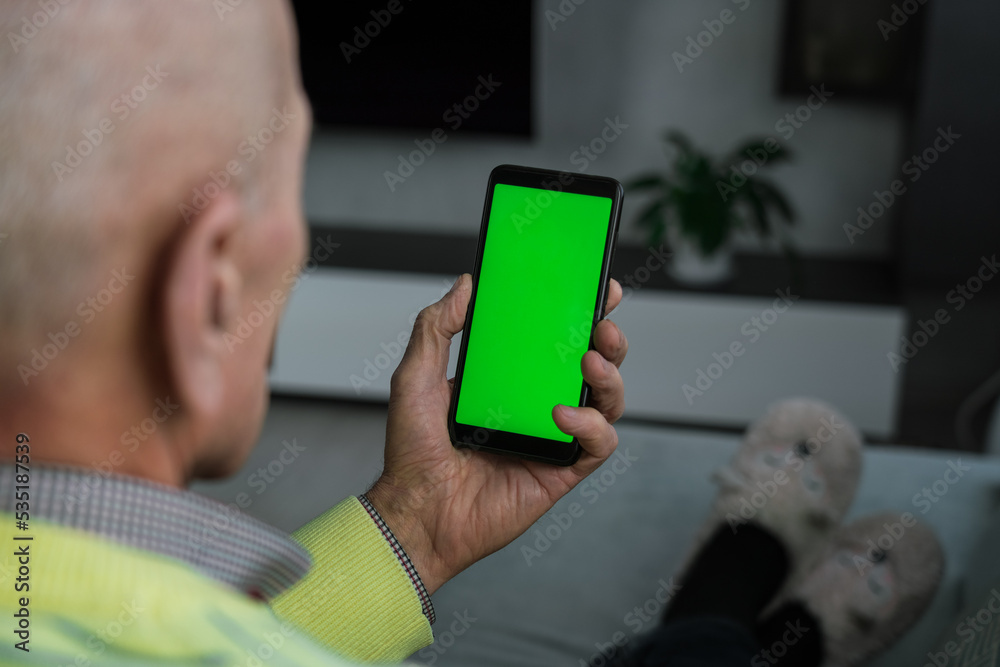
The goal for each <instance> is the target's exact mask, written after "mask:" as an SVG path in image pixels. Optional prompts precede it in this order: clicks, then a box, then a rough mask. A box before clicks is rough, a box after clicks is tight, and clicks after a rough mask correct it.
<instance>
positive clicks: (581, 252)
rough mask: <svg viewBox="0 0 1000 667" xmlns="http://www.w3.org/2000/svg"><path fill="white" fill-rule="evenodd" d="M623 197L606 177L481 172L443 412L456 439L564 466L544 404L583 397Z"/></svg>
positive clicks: (564, 452)
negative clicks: (467, 287)
mask: <svg viewBox="0 0 1000 667" xmlns="http://www.w3.org/2000/svg"><path fill="white" fill-rule="evenodd" d="M623 199H624V192H623V190H622V186H621V184H620V183H619V182H618V181H616V180H614V179H611V178H604V177H600V176H588V175H583V174H576V173H568V172H559V171H550V170H545V169H533V168H530V167H517V166H512V165H501V166H499V167H497V168H496V169H494V170H493V172H492V173H491V174H490V179H489V184H488V186H487V189H486V205H485V207H484V210H483V222H482V226H481V228H480V232H479V246H478V250H477V252H476V264H475V269H474V270H473V274H472V298H471V301H470V302H469V308H468V310H467V311H466V319H465V328H464V330H463V331H464V334H463V336H462V342H461V346H460V348H459V354H458V361H457V366H456V374H455V386H454V393H453V395H452V401H451V407H450V409H449V414H448V429H449V434H450V437H451V441H452V443H453V444H454V445H456V446H458V447H469V448H472V449H477V450H483V451H488V452H494V453H500V454H512V455H516V456H520V457H523V458H526V459H531V460H536V461H544V462H547V463H553V464H556V465H564V466H565V465H572V464H573V463H575V462H576V460H577V459H578V458H579V457H580V453H581V451H582V450H581V447H580V444H579V442H577V440H576V438H574V437H572V436H569V435H567V434H565V433H563V432H562V431H560V430H559V428H558V427H557V426H556V423H555V421H554V420H553V418H552V409H553V408H554V407H555V405H556V404H557V403H562V404H565V405H570V406H583V405H585V404H586V402H587V396H588V394H589V391H590V387H589V386H588V385H587V383H586V382H584V380H583V372H582V371H581V368H580V363H581V359H582V357H583V355H584V353H586V352H587V350H588V349H592V348H593V346H594V343H593V332H594V328H595V327H596V326H597V323H598V322H599V321H600V320H601V319H602V318H603V317H604V314H605V313H604V306H605V302H606V300H607V296H608V285H609V272H610V270H611V263H612V261H613V260H614V251H615V244H616V243H617V240H618V225H619V220H620V218H621V207H622V201H623Z"/></svg>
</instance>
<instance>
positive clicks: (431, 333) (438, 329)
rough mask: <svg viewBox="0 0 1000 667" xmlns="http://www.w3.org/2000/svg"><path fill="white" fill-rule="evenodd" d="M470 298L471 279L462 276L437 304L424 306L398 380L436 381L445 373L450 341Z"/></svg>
mask: <svg viewBox="0 0 1000 667" xmlns="http://www.w3.org/2000/svg"><path fill="white" fill-rule="evenodd" d="M471 296H472V276H470V275H469V274H468V273H463V274H462V275H460V276H459V277H458V280H456V281H455V284H454V285H452V287H451V290H449V292H448V293H447V294H445V295H444V296H443V297H441V299H440V300H439V301H437V302H436V303H432V304H431V305H429V306H427V307H426V308H424V309H423V310H421V311H420V313H419V314H418V315H417V319H416V321H415V322H414V323H413V335H412V336H410V342H409V344H408V345H407V346H406V353H405V354H404V355H403V359H402V361H400V363H399V368H398V369H397V370H396V375H398V376H399V378H398V379H399V380H403V381H406V380H410V379H417V378H416V377H411V373H412V374H416V375H417V376H418V377H419V378H426V379H429V380H431V381H436V380H437V379H438V376H439V375H441V376H443V375H444V374H445V373H447V372H448V353H449V352H450V351H451V339H452V338H454V337H455V334H457V333H458V332H459V331H461V330H462V327H463V326H465V313H466V311H467V310H468V307H469V299H470V298H471Z"/></svg>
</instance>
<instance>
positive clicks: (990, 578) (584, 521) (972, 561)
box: [410, 424, 1000, 667]
mask: <svg viewBox="0 0 1000 667" xmlns="http://www.w3.org/2000/svg"><path fill="white" fill-rule="evenodd" d="M618 431H619V436H620V444H619V449H618V454H616V455H615V456H614V457H612V459H610V460H609V461H607V462H606V463H605V464H604V465H603V466H602V467H601V469H600V470H598V471H597V472H596V473H594V475H593V476H592V477H591V478H589V479H588V480H586V481H585V482H583V483H582V484H581V485H580V486H579V487H577V488H576V489H575V490H573V491H572V492H570V493H569V494H568V495H567V496H566V497H565V498H563V499H562V500H560V501H559V503H557V504H556V506H555V507H554V508H553V509H552V511H551V512H549V513H548V514H546V515H545V516H544V517H543V518H542V519H541V520H540V521H538V522H537V523H536V524H535V525H534V526H533V527H532V528H531V529H530V530H528V531H527V532H526V533H525V534H524V535H523V536H522V537H520V538H519V539H517V540H515V541H514V542H513V543H512V544H510V545H509V546H507V547H506V548H504V549H503V550H501V551H499V552H497V553H496V554H494V555H492V556H490V557H489V558H486V559H484V560H483V561H480V562H479V563H476V564H475V565H473V566H472V567H470V568H469V569H468V570H466V571H465V572H463V573H462V574H460V575H459V576H458V577H456V578H455V579H453V580H452V581H450V582H449V583H447V584H446V585H445V586H444V587H442V588H441V589H440V590H439V591H438V592H437V593H436V594H435V595H434V604H435V607H436V609H437V617H438V622H437V624H436V626H435V637H436V638H435V642H434V644H433V645H432V646H430V647H427V648H425V649H422V650H421V651H418V652H417V653H415V654H414V655H413V656H411V657H410V660H411V661H413V662H415V663H419V664H426V665H431V664H436V665H441V666H445V667H448V666H451V665H454V666H456V667H457V666H459V665H465V666H468V665H476V666H477V667H500V666H501V665H503V666H505V667H506V666H510V665H520V666H529V667H530V666H538V667H541V666H543V665H544V666H546V667H558V666H560V665H564V666H566V667H569V666H573V667H577V666H580V665H586V664H587V663H588V662H589V661H590V660H591V659H593V658H597V657H599V656H600V655H601V653H602V652H605V653H606V652H609V651H610V648H611V645H612V644H615V643H623V642H625V641H626V640H628V639H633V638H635V637H636V636H638V635H639V634H641V633H642V632H644V631H646V630H648V629H649V628H650V627H652V624H653V623H655V622H656V621H655V618H656V617H657V616H658V614H659V612H660V611H661V610H662V608H663V606H664V603H665V601H666V600H667V599H668V598H669V595H670V593H671V586H672V585H673V584H674V582H673V581H672V580H671V578H672V577H675V576H676V575H677V574H678V572H677V568H678V567H679V564H680V563H681V561H682V559H683V558H684V557H685V555H686V553H687V550H688V549H689V547H690V544H691V542H692V538H693V537H694V535H695V533H696V531H697V530H698V529H699V527H700V526H701V524H702V522H703V521H704V519H705V517H706V516H707V513H708V510H709V506H710V503H711V501H712V498H713V496H714V493H715V487H714V486H713V485H712V484H711V482H710V481H709V476H710V473H711V471H712V470H713V469H714V468H716V467H718V466H720V465H722V464H723V463H725V462H726V461H727V460H728V459H729V457H730V456H731V455H732V454H733V452H734V451H735V449H736V447H737V446H738V444H739V441H740V436H739V435H737V434H732V435H730V434H718V433H709V432H705V431H695V430H680V429H667V428H663V427H651V426H644V425H638V424H622V425H619V427H618ZM966 468H968V470H967V471H966V470H965V469H966ZM956 470H957V471H961V472H955V471H956ZM948 471H952V472H950V473H948V474H947V475H946V472H948ZM925 489H927V493H925V492H924V490H925ZM998 504H1000V458H992V457H989V456H982V455H970V454H966V453H959V452H951V451H942V450H924V449H920V450H918V449H908V448H903V447H892V446H869V447H867V448H866V451H865V455H864V467H863V472H862V479H861V483H860V487H859V490H858V494H857V496H856V499H855V502H854V505H853V506H852V509H851V511H850V514H849V516H848V519H847V520H848V521H849V520H851V519H852V518H853V517H856V516H862V515H866V514H869V513H875V512H882V511H890V512H892V513H898V514H900V515H902V514H903V513H904V512H910V513H911V514H913V515H915V516H916V517H917V518H918V519H919V520H920V521H922V522H925V523H926V524H927V525H929V526H930V527H932V528H933V529H934V531H935V532H936V533H937V536H938V538H939V539H940V541H941V544H942V546H943V548H944V552H945V556H946V569H945V575H944V579H943V581H942V584H941V586H940V588H939V590H938V592H937V595H936V596H935V599H934V601H933V603H932V604H931V606H930V608H929V609H928V610H927V612H926V613H925V614H924V616H923V618H922V619H921V620H920V621H919V622H918V624H917V625H916V626H914V627H913V628H912V629H911V630H910V631H909V632H908V633H907V634H906V636H904V637H903V638H902V639H901V640H900V641H899V642H898V643H896V644H895V645H894V646H893V647H892V648H890V649H889V650H888V651H887V652H885V653H884V654H882V655H881V656H879V657H878V658H876V659H875V660H874V661H873V662H872V664H874V665H878V666H886V667H888V666H894V667H898V666H902V665H906V666H910V665H914V666H917V665H924V664H927V663H928V662H929V659H928V656H927V654H928V652H931V651H933V650H935V647H936V645H937V643H938V642H939V638H940V637H942V636H944V635H945V634H947V632H948V630H949V628H950V626H952V625H953V624H954V619H955V616H956V615H957V614H958V612H959V611H960V610H961V609H962V608H963V607H964V606H966V605H968V604H969V603H970V602H971V601H973V600H975V599H977V598H979V597H981V595H982V593H983V592H984V591H987V590H989V586H990V582H994V581H995V580H997V578H998V577H1000V537H997V535H996V533H997V532H998V531H997V529H998V528H1000V515H998V514H997V510H998ZM599 662H600V661H599V660H598V663H599Z"/></svg>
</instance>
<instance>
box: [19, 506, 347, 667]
mask: <svg viewBox="0 0 1000 667" xmlns="http://www.w3.org/2000/svg"><path fill="white" fill-rule="evenodd" d="M0 541H2V542H3V543H4V544H5V545H14V547H13V548H9V549H8V548H5V549H3V550H2V551H3V554H4V555H3V556H0V590H2V594H0V616H2V617H3V618H7V619H10V621H9V623H10V625H11V627H10V628H9V630H15V631H20V632H21V633H22V634H21V635H17V634H16V632H15V634H14V635H10V634H9V633H8V632H6V631H7V630H8V629H7V628H2V627H0V631H5V634H8V637H13V638H14V641H5V642H3V644H0V665H4V664H7V663H10V664H19V665H24V664H46V665H74V666H76V665H79V666H81V667H86V666H88V665H97V664H100V665H119V664H120V665H126V664H127V665H142V664H143V662H144V661H148V662H149V664H153V663H155V664H157V665H163V664H174V663H176V664H227V665H229V664H239V665H242V664H258V663H257V662H256V661H260V662H261V663H263V662H264V661H265V660H267V658H268V657H270V656H273V655H276V654H278V653H279V652H280V653H281V654H282V655H284V656H286V658H287V659H288V660H289V661H290V662H294V661H295V660H294V659H293V657H294V658H297V659H299V660H300V661H302V663H303V664H315V665H335V664H340V663H338V662H337V661H336V659H335V658H334V657H333V656H331V655H330V654H329V653H327V652H325V651H323V650H322V649H320V648H318V647H317V646H316V645H315V644H314V643H313V642H312V641H311V640H310V639H309V638H308V637H306V636H305V634H304V633H302V632H301V631H300V630H298V629H297V628H296V627H295V626H293V625H292V624H290V623H287V622H282V621H281V620H279V619H278V618H276V617H275V616H274V614H273V613H272V612H271V611H270V609H269V608H268V607H267V605H265V604H263V603H261V602H257V601H254V600H251V599H249V598H247V597H246V596H244V595H242V594H240V593H238V592H236V591H235V590H233V589H231V588H229V587H227V586H225V585H224V584H221V583H219V582H216V581H213V580H212V579H209V578H208V577H205V576H204V575H202V574H201V573H199V572H198V571H197V570H195V569H194V568H192V567H190V566H189V565H187V564H185V563H183V562H180V561H177V560H175V559H172V558H168V557H165V556H159V555H157V554H153V553H149V552H145V551H142V550H140V549H135V548H131V547H125V546H122V545H119V544H116V543H114V542H111V541H109V540H106V539H103V538H100V537H97V536H94V535H92V534H89V533H86V532H83V531H80V530H76V529H71V528H65V527H61V526H56V525H53V524H47V523H44V522H35V521H33V522H32V524H31V527H30V531H27V532H21V531H18V530H17V529H16V528H15V524H14V520H13V517H12V516H11V515H10V514H5V513H0ZM22 637H23V639H22ZM19 641H21V642H25V643H23V644H22V645H21V646H17V643H18V642H19ZM26 649H27V650H26Z"/></svg>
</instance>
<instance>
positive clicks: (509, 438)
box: [448, 164, 625, 466]
mask: <svg viewBox="0 0 1000 667" xmlns="http://www.w3.org/2000/svg"><path fill="white" fill-rule="evenodd" d="M498 184H507V185H518V186H522V187H529V188H536V189H539V190H550V191H558V192H568V193H574V194H584V195H593V196H598V197H607V198H609V199H611V216H610V220H609V222H608V233H607V238H606V239H605V243H604V256H603V260H602V265H601V273H600V278H599V285H598V289H597V303H596V304H595V305H594V317H593V321H592V322H591V327H590V341H589V343H588V348H589V349H591V350H592V349H594V330H595V328H596V327H597V323H598V322H600V321H601V320H602V319H604V316H605V312H604V311H605V304H606V302H607V298H608V290H609V288H610V275H611V267H612V264H613V263H614V254H615V246H616V245H617V240H618V228H619V225H620V222H621V210H622V204H623V202H624V199H625V192H624V189H623V188H622V185H621V183H619V182H618V181H616V180H615V179H613V178H607V177H604V176H590V175H587V174H579V173H573V172H565V171H555V170H550V169H537V168H534V167H522V166H517V165H509V164H504V165H500V166H498V167H496V168H494V169H493V171H492V172H490V178H489V183H488V185H487V190H486V202H485V203H484V205H483V220H482V224H481V226H480V230H479V243H478V244H477V248H476V263H475V269H474V270H473V274H472V297H471V300H470V301H469V307H468V310H467V311H466V315H465V326H464V328H463V331H464V335H463V336H462V342H461V345H460V347H459V353H458V362H457V365H456V370H455V386H454V389H453V391H452V397H451V405H450V407H449V410H448V434H449V436H450V437H451V441H452V444H453V445H454V446H456V447H466V448H469V449H473V450H479V451H486V452H491V453H495V454H508V455H514V456H518V457H521V458H524V459H528V460H532V461H542V462H545V463H552V464H555V465H561V466H569V465H573V464H574V463H576V461H577V460H578V459H579V458H580V455H581V453H582V451H583V449H582V447H581V446H580V443H579V442H578V440H577V438H573V439H572V440H571V441H570V442H563V441H560V440H550V439H547V438H540V437H537V436H529V435H524V434H522V433H513V432H510V431H503V430H500V429H490V428H486V427H482V426H474V425H471V424H459V423H458V422H457V420H456V412H457V410H458V397H459V392H460V391H461V384H462V373H463V371H464V369H465V354H466V349H467V347H468V344H469V329H470V324H471V323H472V316H473V311H474V309H475V305H476V293H477V291H478V287H479V273H480V268H481V265H482V260H483V251H484V248H485V245H486V231H487V228H488V227H489V219H490V210H491V209H492V205H493V192H494V190H495V186H496V185H498ZM589 395H590V386H589V385H588V384H587V382H586V380H584V381H583V386H582V387H581V390H580V402H579V405H580V406H583V405H586V403H587V399H588V397H589Z"/></svg>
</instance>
